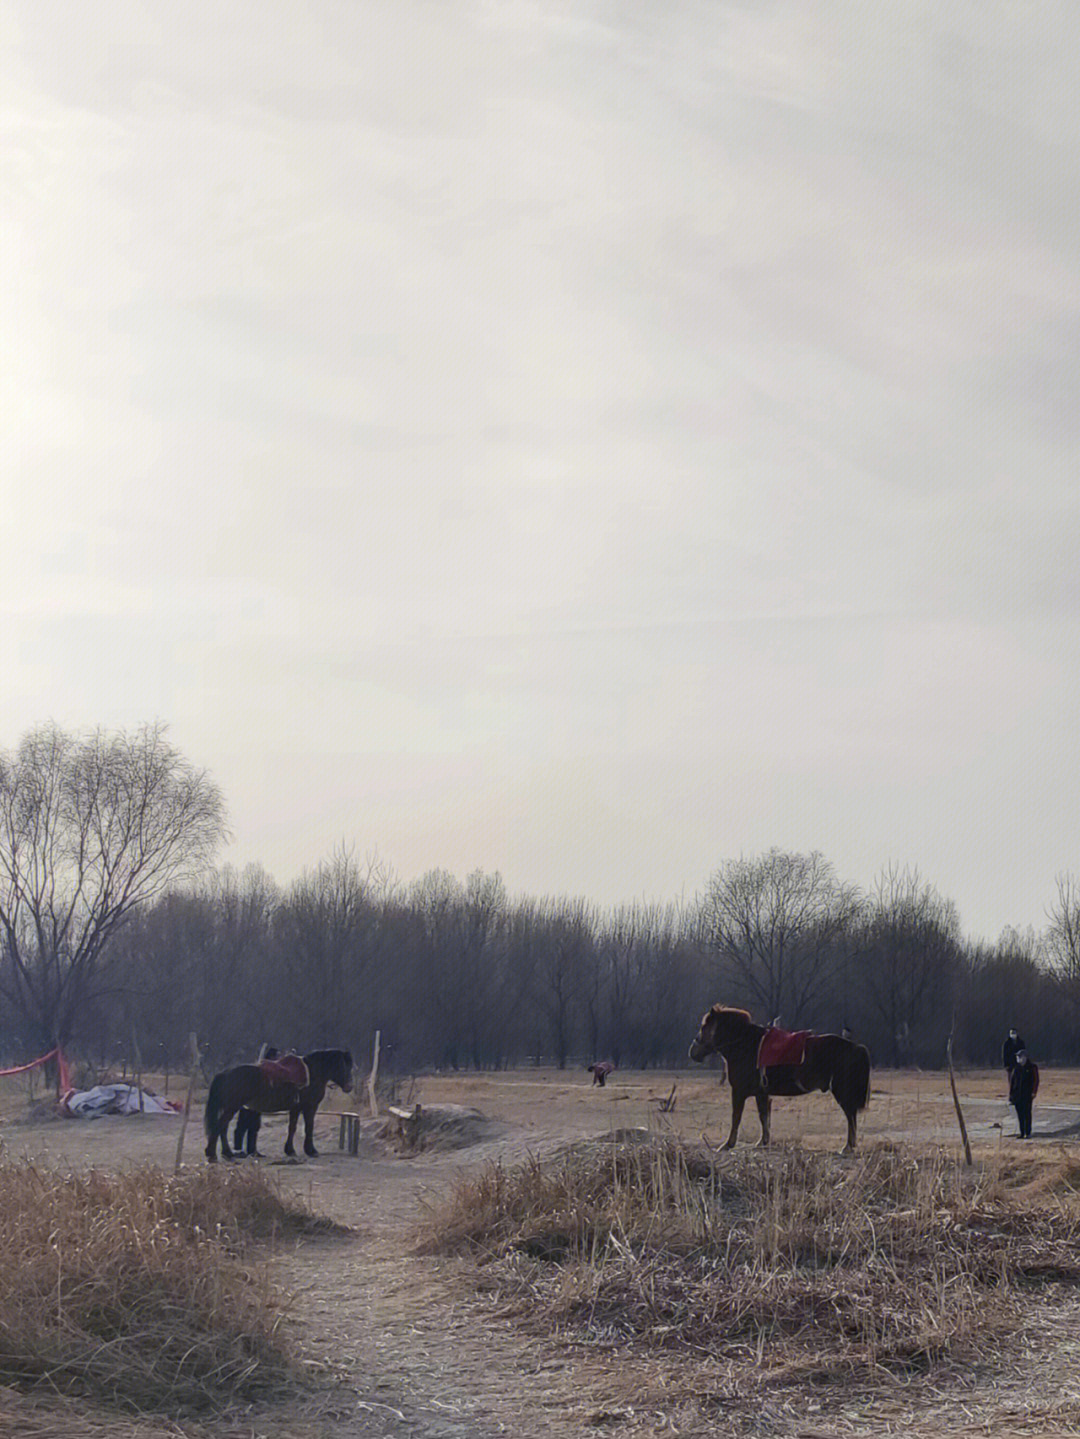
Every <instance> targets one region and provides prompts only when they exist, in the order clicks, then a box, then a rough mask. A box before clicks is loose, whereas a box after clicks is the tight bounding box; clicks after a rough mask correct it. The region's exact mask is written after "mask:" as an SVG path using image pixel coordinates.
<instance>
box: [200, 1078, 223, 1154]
mask: <svg viewBox="0 0 1080 1439" xmlns="http://www.w3.org/2000/svg"><path fill="white" fill-rule="evenodd" d="M222 1078H223V1076H222V1075H220V1074H215V1075H214V1077H213V1079H212V1080H211V1081H210V1092H209V1093H208V1094H207V1096H206V1113H205V1114H204V1115H203V1128H204V1129H205V1130H206V1137H207V1139H213V1137H214V1135H215V1134H216V1133H217V1128H218V1116H219V1114H220V1112H221V1081H222Z"/></svg>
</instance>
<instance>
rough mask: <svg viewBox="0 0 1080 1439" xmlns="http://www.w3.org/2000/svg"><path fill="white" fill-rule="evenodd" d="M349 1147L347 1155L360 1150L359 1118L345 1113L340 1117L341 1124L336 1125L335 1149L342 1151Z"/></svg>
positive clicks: (347, 1112)
mask: <svg viewBox="0 0 1080 1439" xmlns="http://www.w3.org/2000/svg"><path fill="white" fill-rule="evenodd" d="M346 1144H347V1145H348V1146H349V1153H350V1154H356V1153H357V1152H358V1151H359V1148H360V1116H359V1114H353V1113H352V1112H350V1111H346V1113H344V1114H343V1115H342V1116H341V1123H340V1124H339V1125H338V1139H337V1147H338V1148H339V1149H344V1148H345V1146H346Z"/></svg>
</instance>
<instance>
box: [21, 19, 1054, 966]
mask: <svg viewBox="0 0 1080 1439" xmlns="http://www.w3.org/2000/svg"><path fill="white" fill-rule="evenodd" d="M0 15H2V20H0V40H2V45H3V69H2V74H0V114H2V120H3V128H4V134H3V146H2V186H3V188H2V196H0V227H2V229H0V237H2V238H0V261H2V275H0V306H2V330H3V341H4V360H3V365H2V368H0V432H2V447H3V448H2V456H0V462H2V535H3V546H2V550H0V611H2V613H0V746H3V747H10V746H13V745H15V744H16V743H17V742H18V739H19V737H20V735H21V734H22V733H24V732H25V730H26V729H27V728H29V727H30V726H32V725H34V724H35V723H38V722H40V721H42V720H45V719H54V720H56V721H57V722H59V723H60V724H62V725H64V726H70V727H74V728H81V727H90V726H97V725H105V726H108V727H131V726H135V725H137V724H139V723H140V722H142V721H144V720H151V719H161V720H164V721H166V722H167V723H168V724H169V725H170V727H171V737H172V739H173V741H174V742H175V743H176V744H177V745H178V746H179V747H180V748H181V749H182V750H183V751H184V752H185V753H186V754H187V755H188V756H189V757H190V758H191V759H192V760H193V761H194V762H196V763H197V764H199V765H201V766H205V767H207V768H208V769H209V770H210V771H211V773H212V774H213V776H214V778H215V779H216V780H217V782H218V783H219V784H220V786H221V787H222V789H223V791H224V793H225V796H226V799H227V801H228V805H229V810H230V819H231V824H232V829H233V832H234V836H235V839H234V843H233V845H232V846H231V848H230V850H229V851H228V854H227V856H226V858H228V859H229V860H231V861H232V862H234V863H246V862H247V861H251V860H255V861H259V862H261V863H262V864H263V865H265V867H266V868H267V869H269V870H270V872H271V873H272V874H274V875H275V876H276V877H277V878H278V879H280V880H288V879H290V878H291V877H293V876H294V875H295V874H297V873H299V872H300V871H302V870H303V869H304V868H305V867H309V866H311V865H313V864H314V863H316V862H317V861H318V860H320V859H322V858H325V857H327V856H328V855H329V854H330V852H331V851H332V849H333V848H334V847H335V845H337V844H339V843H341V842H342V841H345V842H347V843H354V844H355V845H356V848H357V851H358V854H360V855H365V854H367V853H369V852H372V851H377V852H378V854H379V855H380V856H381V857H382V859H383V860H384V861H385V862H386V863H388V864H389V865H391V866H392V867H393V869H394V870H395V871H396V873H397V874H398V876H399V877H400V878H402V879H403V880H410V879H412V878H414V877H416V876H418V875H419V874H421V873H423V872H424V871H425V870H427V869H431V868H435V867H441V868H446V869H449V870H451V871H453V872H455V873H457V874H459V875H461V876H464V875H465V874H466V873H467V872H468V871H470V870H472V869H474V868H476V867H478V866H479V867H482V868H484V869H487V870H499V871H500V872H501V873H502V874H503V876H504V878H505V880H506V882H507V885H508V887H509V888H510V889H511V891H513V892H516V893H524V892H527V893H535V894H575V895H576V894H581V895H585V896H587V897H589V898H591V899H594V900H596V901H598V902H601V903H610V902H616V901H619V900H624V899H626V900H629V899H634V898H661V899H663V898H669V897H675V896H678V895H685V896H691V895H693V894H694V893H696V892H698V891H699V890H700V889H701V888H702V886H703V885H704V883H705V881H706V879H707V877H708V875H709V873H710V872H711V871H712V870H714V869H715V868H716V866H717V865H719V864H720V863H721V862H722V861H723V860H725V859H727V858H731V857H735V856H738V855H740V854H747V855H748V854H752V853H756V852H759V851H761V850H764V849H767V848H768V847H770V846H772V845H778V846H781V847H784V848H789V849H797V850H811V849H819V850H821V851H822V852H823V853H824V854H825V855H826V856H828V858H829V859H831V860H832V861H833V863H834V864H835V865H836V867H837V869H838V871H839V873H840V874H841V876H842V877H843V878H845V879H847V880H850V881H852V882H855V883H859V884H863V885H868V884H870V883H871V882H872V880H873V879H874V877H875V876H876V875H877V874H878V872H879V871H880V870H881V868H882V867H883V866H884V865H886V864H888V863H890V862H897V863H900V864H910V865H915V866H918V868H919V871H920V873H921V875H922V877H923V878H924V879H925V880H928V881H930V882H932V883H933V884H935V885H936V886H937V887H938V888H939V889H940V890H941V891H942V893H944V894H945V895H947V896H948V897H949V898H951V899H953V900H954V901H955V902H956V904H957V906H958V908H959V912H960V918H961V923H962V925H963V927H964V930H965V932H967V933H968V934H971V935H983V936H986V937H991V938H993V937H996V936H997V934H998V932H999V931H1000V929H1001V928H1002V926H1004V925H1006V924H1015V925H1018V926H1026V925H1028V924H1033V925H1035V926H1036V927H1041V926H1042V925H1043V923H1044V921H1045V909H1046V907H1047V905H1048V904H1049V903H1050V902H1051V901H1052V900H1053V898H1054V889H1055V887H1054V879H1055V876H1056V875H1057V874H1058V873H1059V872H1062V871H1066V870H1067V871H1071V872H1072V873H1073V874H1080V767H1078V763H1077V750H1078V725H1077V716H1078V708H1080V665H1078V657H1080V643H1078V642H1080V625H1078V614H1080V571H1078V566H1077V555H1078V544H1077V541H1078V537H1080V487H1078V467H1077V458H1078V445H1077V440H1078V431H1080V409H1078V361H1080V263H1078V260H1080V220H1078V214H1080V204H1078V194H1080V185H1078V180H1080V174H1078V170H1080V106H1078V104H1077V89H1076V76H1077V73H1078V67H1080V6H1077V5H1075V4H1073V3H1071V0H1069V3H1061V4H1055V3H1052V0H1032V3H1018V0H1011V3H991V0H977V3H971V4H962V3H945V4H942V3H941V0H936V3H927V4H919V3H903V4H901V3H886V4H875V5H867V4H866V3H865V0H828V3H821V4H816V3H807V0H792V3H776V4H772V3H765V0H761V3H751V0H748V3H744V4H735V3H727V0H701V3H695V0H686V3H673V0H649V3H642V0H626V3H615V0H611V3H603V4H602V3H595V0H567V3H554V0H552V3H546V0H536V3H530V0H490V3H486V4H483V3H476V4H473V3H466V0H461V3H457V0H432V3H428V4H420V3H409V0H383V3H380V0H341V3H335V0H243V3H240V0H184V3H182V4H161V3H156V0H155V3H149V0H147V3H135V0H105V3H100V4H88V3H85V0H64V3H59V0H0Z"/></svg>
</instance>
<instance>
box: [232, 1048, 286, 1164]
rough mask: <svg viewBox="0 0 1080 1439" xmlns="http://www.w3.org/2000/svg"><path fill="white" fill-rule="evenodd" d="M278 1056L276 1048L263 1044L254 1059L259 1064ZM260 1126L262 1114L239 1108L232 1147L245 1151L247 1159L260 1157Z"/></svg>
mask: <svg viewBox="0 0 1080 1439" xmlns="http://www.w3.org/2000/svg"><path fill="white" fill-rule="evenodd" d="M277 1058H279V1055H278V1052H277V1050H276V1049H275V1048H274V1046H273V1045H272V1044H264V1045H263V1047H262V1048H261V1049H260V1050H259V1057H258V1059H257V1060H256V1061H255V1062H256V1064H261V1063H262V1062H263V1060H264V1059H277ZM261 1128H262V1115H261V1114H256V1112H255V1111H254V1109H241V1110H240V1112H239V1113H238V1114H237V1116H236V1128H235V1129H234V1131H233V1149H234V1150H235V1151H236V1153H237V1154H241V1155H242V1154H244V1153H246V1154H247V1156H248V1158H249V1159H260V1158H261V1157H262V1156H261V1155H260V1154H259V1130H260V1129H261Z"/></svg>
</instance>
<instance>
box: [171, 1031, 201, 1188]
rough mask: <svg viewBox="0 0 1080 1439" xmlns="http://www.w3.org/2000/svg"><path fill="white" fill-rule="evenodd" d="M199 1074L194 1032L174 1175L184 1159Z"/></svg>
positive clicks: (192, 1034)
mask: <svg viewBox="0 0 1080 1439" xmlns="http://www.w3.org/2000/svg"><path fill="white" fill-rule="evenodd" d="M198 1074H199V1041H198V1039H197V1038H196V1035H195V1031H194V1030H192V1031H191V1078H190V1079H189V1080H188V1087H187V1098H186V1099H185V1100H184V1113H183V1115H182V1117H181V1119H180V1137H179V1138H178V1139H177V1141H176V1166H175V1168H174V1170H173V1173H174V1174H179V1173H180V1162H181V1160H182V1159H183V1157H184V1135H185V1134H186V1133H187V1126H188V1117H189V1115H190V1114H191V1096H192V1095H193V1094H194V1093H195V1081H196V1079H197V1077H198Z"/></svg>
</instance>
